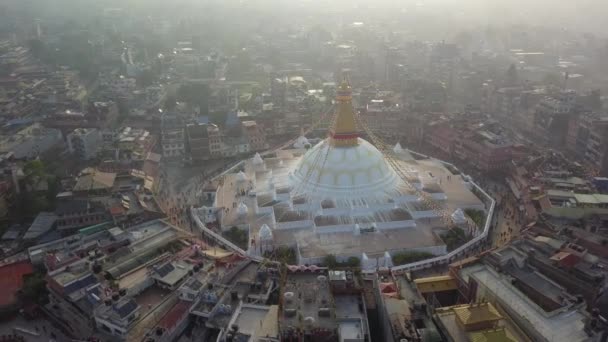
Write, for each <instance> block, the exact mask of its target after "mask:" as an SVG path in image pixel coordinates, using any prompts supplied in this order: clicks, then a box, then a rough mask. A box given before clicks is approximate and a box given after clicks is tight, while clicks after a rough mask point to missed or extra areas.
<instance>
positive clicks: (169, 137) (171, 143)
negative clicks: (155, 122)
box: [161, 113, 185, 159]
mask: <svg viewBox="0 0 608 342" xmlns="http://www.w3.org/2000/svg"><path fill="white" fill-rule="evenodd" d="M161 146H162V154H163V157H165V158H169V159H180V158H183V156H184V147H185V146H184V121H183V119H182V118H181V117H179V116H178V115H175V114H168V113H167V114H164V115H163V116H162V117H161Z"/></svg>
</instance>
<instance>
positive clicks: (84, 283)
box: [63, 274, 98, 294]
mask: <svg viewBox="0 0 608 342" xmlns="http://www.w3.org/2000/svg"><path fill="white" fill-rule="evenodd" d="M97 282H98V281H97V278H95V276H94V275H93V274H90V275H89V276H87V277H85V278H82V279H79V280H77V281H75V282H73V283H72V284H70V285H68V286H66V287H64V288H63V292H64V293H65V294H70V293H72V292H75V291H77V290H80V289H83V288H85V287H88V286H90V285H93V284H95V283H97Z"/></svg>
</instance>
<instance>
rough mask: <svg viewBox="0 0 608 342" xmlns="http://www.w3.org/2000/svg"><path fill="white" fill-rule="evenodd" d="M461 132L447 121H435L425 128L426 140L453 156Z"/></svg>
mask: <svg viewBox="0 0 608 342" xmlns="http://www.w3.org/2000/svg"><path fill="white" fill-rule="evenodd" d="M458 139H459V133H458V132H457V130H456V128H455V127H453V126H452V125H450V124H449V123H447V122H433V123H430V124H429V125H428V127H426V129H425V134H424V140H425V142H426V143H427V144H428V145H430V146H432V147H434V148H436V149H438V150H441V151H442V152H444V153H445V154H447V155H449V156H451V155H452V153H453V152H454V149H455V146H456V142H457V141H458Z"/></svg>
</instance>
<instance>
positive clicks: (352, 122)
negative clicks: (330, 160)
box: [330, 76, 359, 147]
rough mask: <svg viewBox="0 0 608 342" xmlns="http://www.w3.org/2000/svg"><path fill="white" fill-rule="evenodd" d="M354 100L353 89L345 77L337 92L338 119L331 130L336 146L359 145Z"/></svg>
mask: <svg viewBox="0 0 608 342" xmlns="http://www.w3.org/2000/svg"><path fill="white" fill-rule="evenodd" d="M352 99H353V96H352V89H351V87H350V84H349V83H348V80H347V79H346V76H345V77H344V80H343V81H342V83H341V84H340V86H339V87H338V90H337V92H336V101H337V106H338V107H337V109H336V110H337V118H336V122H335V123H334V125H333V127H332V129H331V130H330V136H331V142H332V144H333V145H334V146H337V147H347V146H356V145H358V140H357V139H358V138H359V133H358V130H357V122H356V119H355V115H356V114H355V111H354V108H353V103H352Z"/></svg>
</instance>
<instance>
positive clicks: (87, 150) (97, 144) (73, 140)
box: [67, 128, 103, 160]
mask: <svg viewBox="0 0 608 342" xmlns="http://www.w3.org/2000/svg"><path fill="white" fill-rule="evenodd" d="M67 141H68V149H69V151H70V153H71V154H73V155H74V156H75V157H76V158H78V159H81V160H90V159H94V158H95V157H97V154H98V153H99V151H100V150H101V148H102V146H103V140H102V136H101V132H100V131H99V130H98V129H95V128H77V129H75V130H74V131H73V132H72V133H70V134H68V136H67Z"/></svg>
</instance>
